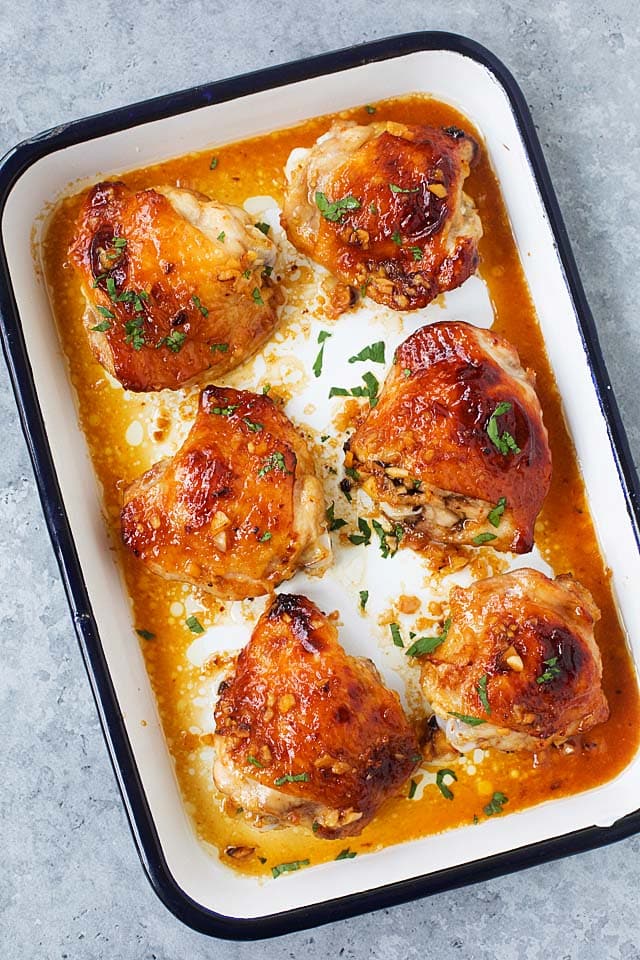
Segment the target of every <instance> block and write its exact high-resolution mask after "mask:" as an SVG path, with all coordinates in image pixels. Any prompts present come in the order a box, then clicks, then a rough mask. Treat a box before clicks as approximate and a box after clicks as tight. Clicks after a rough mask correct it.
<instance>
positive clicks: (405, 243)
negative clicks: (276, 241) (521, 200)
mask: <svg viewBox="0 0 640 960" xmlns="http://www.w3.org/2000/svg"><path fill="white" fill-rule="evenodd" d="M477 149H478V148H477V145H476V143H475V142H474V141H473V140H472V139H471V137H469V136H467V135H466V134H465V133H464V132H463V131H462V130H458V129H457V128H456V127H446V128H444V129H437V128H433V127H424V126H407V125H406V124H403V123H394V122H391V121H388V122H385V123H372V124H371V125H370V126H358V125H357V124H355V123H353V122H352V121H341V122H337V123H334V124H333V126H332V127H331V129H330V130H329V132H328V133H327V134H325V135H324V136H322V137H320V139H319V140H318V141H317V142H316V144H315V145H314V146H313V147H312V148H311V149H310V150H308V151H304V152H303V151H299V154H298V152H297V153H296V154H294V155H293V159H292V161H291V163H290V165H289V185H288V188H287V191H286V195H285V201H284V208H283V214H282V224H283V226H284V227H285V229H286V231H287V234H288V236H289V239H290V240H291V242H292V243H293V244H294V245H295V246H296V247H297V248H298V249H299V250H301V251H302V252H303V253H306V254H307V255H308V256H310V257H311V258H312V259H314V260H316V261H317V262H318V263H321V264H322V265H323V266H324V267H326V268H327V269H328V270H330V271H331V273H333V274H335V275H336V276H337V277H338V278H340V279H341V280H342V281H344V282H346V283H348V284H352V285H353V286H355V287H358V288H360V290H362V291H363V292H366V294H367V296H369V297H371V298H372V299H373V300H376V301H377V302H378V303H383V304H386V305H387V306H388V307H392V308H393V309H395V310H415V309H417V308H419V307H425V306H426V305H427V304H428V303H430V302H431V301H432V300H433V299H434V298H435V297H437V296H438V294H440V293H443V292H445V291H446V290H453V289H454V288H455V287H459V286H460V284H461V283H464V281H465V280H466V279H467V277H469V276H470V275H471V274H472V273H473V272H474V271H475V269H476V266H477V264H478V240H479V239H480V237H481V236H482V225H481V223H480V218H479V217H478V214H477V213H476V209H475V206H474V204H473V202H472V201H471V200H470V199H469V197H468V196H467V195H466V194H465V193H464V192H463V190H462V186H463V183H464V180H465V178H466V177H467V175H468V173H469V168H470V165H471V164H472V163H473V162H474V159H475V156H476V153H477ZM303 154H304V155H303ZM298 155H300V156H301V159H300V160H299V161H298V162H297V163H296V162H295V157H297V156H298ZM291 167H292V168H293V169H291Z"/></svg>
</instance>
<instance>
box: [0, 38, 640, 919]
mask: <svg viewBox="0 0 640 960" xmlns="http://www.w3.org/2000/svg"><path fill="white" fill-rule="evenodd" d="M411 92H424V93H428V94H431V95H433V96H434V97H436V98H438V99H441V100H444V101H447V102H449V103H451V104H452V105H454V106H455V107H457V108H458V109H459V110H461V111H462V112H463V113H464V114H465V115H466V116H468V117H469V118H470V119H471V120H472V121H473V123H474V124H475V125H476V126H477V127H478V128H479V130H480V131H481V133H482V135H483V136H484V139H485V142H486V147H487V149H488V151H489V153H490V156H491V161H492V163H493V166H494V169H495V171H496V173H497V176H498V178H499V180H500V184H501V187H502V191H503V195H504V199H505V202H506V205H507V209H508V212H509V216H510V218H511V223H512V225H513V230H514V234H515V238H516V241H517V244H518V247H519V250H520V255H521V259H522V263H523V266H524V270H525V273H526V277H527V280H528V283H529V286H530V289H531V294H532V297H533V300H534V303H535V307H536V310H537V313H538V317H539V320H540V324H541V326H542V331H543V335H544V338H545V341H546V345H547V350H548V353H549V358H550V361H551V364H552V367H553V370H554V373H555V377H556V380H557V383H558V387H559V390H560V393H561V396H562V398H563V403H564V409H565V414H566V418H567V422H568V425H569V429H570V432H571V435H572V437H573V441H574V443H575V446H576V450H577V453H578V457H579V461H580V466H581V469H582V473H583V477H584V481H585V484H586V489H587V493H588V499H589V503H590V506H591V510H592V513H593V516H594V519H595V523H596V528H597V534H598V537H599V540H600V545H601V549H602V552H603V555H604V557H605V561H606V564H607V566H608V567H609V568H610V569H611V570H612V577H613V588H614V591H615V596H616V598H617V602H618V604H619V609H620V614H621V618H622V620H623V623H624V626H625V629H626V632H627V636H628V641H629V644H630V646H631V648H632V650H633V652H634V655H635V657H636V662H637V658H638V656H639V653H640V647H639V645H640V591H639V590H638V587H637V585H638V583H640V554H639V549H638V516H637V503H638V485H637V478H636V476H635V473H634V470H633V467H632V464H631V459H630V457H629V454H628V450H627V445H626V440H625V438H624V434H623V432H622V428H621V425H620V421H619V417H618V415H617V410H616V407H615V403H614V401H613V398H612V396H611V392H610V385H609V381H608V378H607V375H606V371H605V369H604V365H603V361H602V357H601V354H600V350H599V347H598V343H597V338H596V335H595V331H594V327H593V322H592V320H591V318H590V315H589V311H588V307H587V305H586V302H585V299H584V295H583V292H582V288H581V285H580V282H579V278H578V276H577V273H576V269H575V264H574V261H573V258H572V255H571V251H570V249H569V246H568V242H567V238H566V235H565V231H564V228H563V226H562V222H561V219H560V215H559V211H558V208H557V204H556V201H555V198H554V196H553V191H552V188H551V184H550V182H549V177H548V173H547V171H546V168H545V165H544V161H543V158H542V154H541V150H540V145H539V143H538V140H537V138H536V135H535V132H534V128H533V123H532V120H531V118H530V115H529V113H528V110H527V108H526V105H525V102H524V100H523V98H522V95H521V94H520V91H519V89H518V87H517V86H516V84H515V82H514V80H513V79H512V77H511V76H510V75H509V73H508V72H507V71H506V69H505V68H504V67H503V66H502V64H500V63H499V62H498V61H497V60H496V59H495V58H494V57H493V56H492V55H491V54H490V53H488V52H487V51H486V50H484V49H483V48H481V47H479V46H478V45H476V44H474V43H473V42H471V41H468V40H465V39H463V38H461V37H455V36H451V35H448V34H438V33H422V34H412V35H408V36H403V37H396V38H392V39H390V40H385V41H379V42H376V43H372V44H368V45H365V46H362V47H357V48H353V49H350V50H346V51H341V52H339V53H335V54H329V55H326V56H322V57H318V58H315V59H312V60H308V61H304V62H300V63H296V64H291V65H288V66H285V67H279V68H274V69H269V70H265V71H263V72H260V73H256V74H252V75H249V76H245V77H240V78H237V79H234V80H230V81H224V82H221V83H216V84H212V85H211V86H208V87H200V88H196V89H193V90H190V91H186V92H182V93H179V94H176V95H172V96H168V97H164V98H160V99H158V100H153V101H149V102H147V103H143V104H138V105H135V106H133V107H131V108H126V109H123V110H118V111H115V112H112V113H109V114H105V115H102V116H98V117H94V118H91V119H89V120H82V121H79V122H78V123H75V124H71V125H70V126H65V127H63V128H59V129H55V130H52V131H50V132H48V133H46V134H43V135H42V136H41V137H38V138H35V139H33V140H30V141H27V142H26V143H24V144H21V145H20V146H18V147H17V148H15V150H14V151H12V152H11V153H10V154H9V155H8V156H7V157H6V158H5V160H4V162H3V166H2V168H1V169H0V202H1V204H2V208H1V217H2V219H1V238H2V251H1V256H2V262H1V264H0V267H1V268H2V270H3V273H4V285H3V289H2V291H1V293H0V306H1V309H2V320H3V337H4V348H5V354H6V358H7V362H8V365H9V368H10V371H11V375H12V380H13V385H14V390H15V393H16V399H17V403H18V406H19V409H20V413H21V417H22V423H23V428H24V431H25V435H26V437H27V441H28V443H29V447H30V451H31V456H32V459H33V464H34V470H35V473H36V477H37V480H38V484H39V489H40V495H41V498H42V503H43V508H44V511H45V514H46V518H47V522H48V525H49V530H50V534H51V537H52V540H53V543H54V547H55V550H56V553H57V556H58V561H59V563H60V567H61V571H62V576H63V579H64V582H65V586H66V589H67V593H68V597H69V603H70V606H71V609H72V612H73V617H74V621H75V625H76V629H77V633H78V639H79V642H80V646H81V649H82V652H83V655H84V657H85V662H86V666H87V671H88V674H89V678H90V681H91V683H92V687H93V690H94V694H95V697H96V703H97V707H98V710H99V712H100V717H101V721H102V724H103V728H104V732H105V737H106V740H107V743H108V746H109V750H110V752H111V756H112V759H113V763H114V768H115V771H116V775H117V777H118V782H119V785H120V788H121V791H122V795H123V800H124V802H125V805H126V808H127V812H128V815H129V818H130V822H131V827H132V831H133V834H134V837H135V840H136V844H137V846H138V850H139V852H140V856H141V859H142V861H143V864H144V866H145V869H146V871H147V873H148V875H149V877H150V879H151V882H152V884H153V886H154V888H155V889H156V891H157V893H158V895H159V896H160V897H161V898H162V899H163V900H164V902H165V903H166V904H167V906H168V907H169V908H170V909H171V910H173V911H174V913H175V914H176V915H177V916H178V917H180V918H181V919H182V920H184V921H185V922H186V923H188V924H190V925H191V926H193V927H195V928H197V929H199V930H201V931H203V932H208V933H212V934H215V935H217V936H225V937H231V938H252V937H265V936H269V935H273V934H276V933H282V932H286V931H289V930H293V929H296V928H300V927H303V926H309V925H313V924H317V923H322V922H326V921H329V920H334V919H336V918H338V917H343V916H347V915H350V914H354V913H357V912H362V911H365V910H370V909H374V908H376V907H380V906H387V905H389V904H390V903H394V902H399V901H401V900H406V899H410V898H414V897H418V896H423V895H425V894H427V893H430V892H433V891H435V890H440V889H443V888H445V887H447V886H453V885H459V884H461V883H466V882H469V881H471V880H475V879H480V878H482V877H486V876H488V875H491V874H495V873H499V872H505V871H508V870H512V869H516V868H518V867H520V866H525V865H529V864H531V863H535V862H537V861H540V860H544V859H549V858H551V857H555V856H559V855H562V854H565V853H569V852H574V851H578V850H581V849H585V848H587V847H590V846H595V845H598V844H602V843H605V842H609V841H611V840H615V839H617V838H619V837H622V836H624V835H626V834H628V833H630V832H634V831H636V830H637V829H638V828H639V827H640V815H639V813H638V811H636V803H637V799H636V798H637V797H638V796H640V759H639V758H638V756H636V757H635V758H634V760H633V762H632V763H631V764H630V765H629V766H628V767H627V768H626V769H625V770H624V771H623V772H622V773H621V774H620V775H619V776H618V777H617V778H616V779H615V781H612V782H610V783H608V784H605V785H604V786H601V787H598V788H596V789H593V790H591V791H588V792H586V793H582V794H580V795H578V796H573V797H568V798H564V799H560V800H556V801H553V802H549V803H545V804H543V805H540V806H537V807H534V808H531V809H528V810H525V811H523V812H521V813H516V814H513V815H509V816H504V817H502V818H495V819H494V820H491V821H487V822H485V823H482V824H480V825H479V826H477V827H474V828H473V829H469V828H462V829H458V830H453V831H450V832H448V833H445V834H442V835H438V836H431V837H427V838H425V839H422V840H418V841H413V842H411V843H406V844H400V845H398V846H395V847H390V848H387V849H385V850H384V851H382V852H379V853H374V854H370V855H368V856H366V857H359V858H357V859H356V860H355V861H350V862H349V863H348V864H347V869H345V864H344V863H342V862H341V863H329V864H325V865H321V866H318V867H315V868H313V869H308V870H304V871H299V872H298V873H296V874H295V875H292V876H291V877H286V878H283V880H279V881H278V882H269V881H267V882H265V881H258V880H256V879H253V878H248V877H245V876H241V875H239V874H236V873H234V872H232V871H230V870H229V868H228V867H226V866H224V865H223V864H222V863H221V862H220V861H219V860H218V859H217V858H216V857H215V856H212V855H211V853H210V852H207V851H206V850H205V848H204V847H203V846H202V845H201V844H200V843H199V841H198V839H197V838H196V835H195V833H194V831H193V828H192V826H191V823H190V821H189V819H188V817H187V815H186V813H185V810H184V808H183V803H182V800H181V797H180V793H179V790H178V786H177V782H176V779H175V776H174V772H173V768H172V762H171V758H170V755H169V752H168V749H167V746H166V744H165V741H164V737H163V734H162V730H161V728H160V725H159V722H158V720H157V713H156V708H155V703H154V698H153V694H152V691H151V687H150V684H149V680H148V677H147V673H146V670H145V666H144V662H143V659H142V656H141V653H140V651H139V649H138V646H137V645H136V644H135V643H132V640H131V611H130V606H129V602H128V599H127V597H126V594H125V592H124V589H123V586H122V582H121V579H120V575H119V572H118V570H117V568H116V566H115V565H114V562H113V559H112V553H111V551H110V550H109V543H108V537H107V533H106V529H105V524H104V522H103V518H102V514H101V507H100V497H99V491H98V489H97V485H96V480H95V476H94V473H93V469H92V466H91V463H90V460H89V457H88V453H87V448H86V443H85V440H84V437H83V434H82V433H81V431H80V429H79V427H78V426H77V418H76V410H75V406H74V399H73V395H72V390H71V387H70V384H69V380H68V377H67V371H66V367H65V361H64V357H63V355H62V353H61V348H60V345H59V342H58V338H57V334H56V331H55V326H54V323H53V320H52V316H51V313H50V309H49V304H48V300H47V295H46V291H45V289H44V285H43V282H42V277H41V275H40V272H39V270H38V269H37V266H36V265H35V264H34V258H33V253H32V250H33V247H32V243H33V240H34V239H35V240H36V242H37V240H38V237H39V235H40V230H41V229H42V224H43V222H44V219H43V211H45V210H46V209H47V207H48V206H49V207H50V205H51V203H52V202H54V201H55V200H56V199H57V198H58V197H60V196H62V195H64V194H65V192H68V190H69V184H70V183H73V184H74V192H75V190H77V189H78V188H79V187H81V186H82V185H84V184H85V183H87V184H88V183H91V182H95V181H96V180H98V179H100V178H101V177H102V176H104V175H105V174H109V175H111V174H114V173H118V172H120V171H126V170H128V169H132V168H136V167H140V166H143V165H144V166H146V165H148V164H151V163H156V162H158V161H161V160H164V159H167V158H169V157H171V156H176V155H180V154H182V153H186V152H191V151H195V150H201V149H205V148H207V149H215V147H216V145H219V144H223V143H226V142H230V141H234V140H238V139H243V138H246V137H249V136H254V135H257V134H260V133H264V132H268V131H270V130H273V129H277V128H281V127H287V126H291V125H293V124H295V123H297V122H299V121H302V120H304V119H306V118H308V117H313V116H316V115H319V114H325V113H330V112H334V111H336V110H340V109H342V108H346V107H350V106H353V105H356V104H360V103H365V102H370V101H375V100H380V99H384V98H386V97H390V96H398V95H402V94H406V93H411ZM142 720H146V721H147V724H146V725H145V726H143V725H142V723H141V721H142Z"/></svg>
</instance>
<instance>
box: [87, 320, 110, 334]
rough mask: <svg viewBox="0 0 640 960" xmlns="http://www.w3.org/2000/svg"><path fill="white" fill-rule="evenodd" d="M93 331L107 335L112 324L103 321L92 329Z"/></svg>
mask: <svg viewBox="0 0 640 960" xmlns="http://www.w3.org/2000/svg"><path fill="white" fill-rule="evenodd" d="M91 329H92V330H96V331H97V332H98V333H105V332H106V331H107V330H110V329H111V324H110V323H109V321H108V320H101V321H100V323H96V325H95V327H91Z"/></svg>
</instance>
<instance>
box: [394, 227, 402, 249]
mask: <svg viewBox="0 0 640 960" xmlns="http://www.w3.org/2000/svg"><path fill="white" fill-rule="evenodd" d="M391 239H392V240H393V242H394V243H395V244H397V245H398V246H399V247H401V246H402V237H401V236H400V232H399V231H398V230H394V231H393V233H392V234H391Z"/></svg>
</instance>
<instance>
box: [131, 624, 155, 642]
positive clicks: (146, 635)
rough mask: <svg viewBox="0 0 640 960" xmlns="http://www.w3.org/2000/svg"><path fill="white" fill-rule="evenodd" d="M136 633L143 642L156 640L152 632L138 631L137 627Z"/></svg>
mask: <svg viewBox="0 0 640 960" xmlns="http://www.w3.org/2000/svg"><path fill="white" fill-rule="evenodd" d="M136 633H137V634H138V636H139V637H142V639H143V640H155V638H156V635H155V633H151V631H150V630H138V629H137V627H136Z"/></svg>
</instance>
